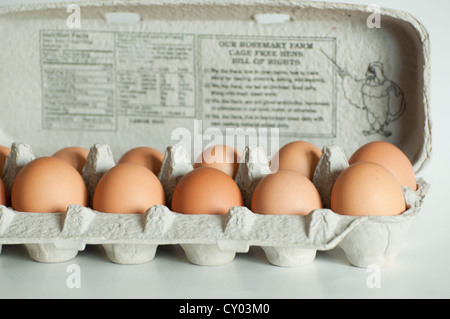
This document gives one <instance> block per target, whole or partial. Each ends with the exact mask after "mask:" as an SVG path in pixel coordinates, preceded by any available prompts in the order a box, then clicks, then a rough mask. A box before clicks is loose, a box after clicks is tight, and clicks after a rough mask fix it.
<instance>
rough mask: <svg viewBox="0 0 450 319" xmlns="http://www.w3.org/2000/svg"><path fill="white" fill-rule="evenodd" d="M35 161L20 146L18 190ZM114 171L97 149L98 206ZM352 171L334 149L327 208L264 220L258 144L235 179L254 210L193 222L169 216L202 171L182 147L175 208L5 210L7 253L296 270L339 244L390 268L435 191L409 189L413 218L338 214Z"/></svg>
mask: <svg viewBox="0 0 450 319" xmlns="http://www.w3.org/2000/svg"><path fill="white" fill-rule="evenodd" d="M34 158H35V156H34V154H33V151H32V149H31V147H30V146H29V145H27V144H24V143H13V144H12V146H11V153H10V154H9V156H8V158H7V160H6V164H5V168H4V171H3V174H2V178H3V180H4V182H5V185H6V187H7V189H8V190H9V191H11V188H12V184H13V182H14V178H15V176H16V175H17V173H18V172H19V171H20V169H21V168H22V167H23V166H24V165H26V164H27V163H28V162H29V161H31V160H33V159H34ZM114 165H115V161H114V158H113V155H112V152H111V150H110V148H109V146H108V145H101V144H96V145H93V146H92V147H91V149H90V151H89V155H88V159H87V163H86V165H85V167H84V169H83V172H82V177H83V179H84V181H85V183H86V186H87V189H88V192H89V196H90V198H91V199H92V197H93V193H94V190H95V187H96V185H97V183H98V181H99V180H100V178H101V177H102V176H103V174H104V173H105V172H106V171H108V170H109V169H110V168H111V167H113V166H114ZM346 167H348V161H347V159H346V157H345V154H344V152H343V150H342V149H341V148H340V147H339V146H336V145H329V146H326V147H324V148H323V155H322V157H321V158H320V161H319V163H318V165H317V168H316V171H315V175H314V180H313V182H314V184H315V186H316V187H317V189H318V191H319V193H320V195H321V196H322V199H323V203H324V208H323V209H317V210H314V211H312V212H311V213H310V214H308V215H306V216H295V215H261V214H256V213H253V212H252V211H251V210H250V209H249V208H248V207H250V202H251V196H252V194H253V190H254V188H255V187H256V185H257V183H258V182H259V180H260V179H261V178H263V177H264V176H265V175H267V174H270V172H271V170H270V165H269V162H268V160H267V156H266V154H265V153H264V151H263V149H262V148H260V147H258V146H248V147H246V149H245V150H244V152H243V160H242V163H241V164H240V167H239V170H238V173H237V176H236V179H235V180H236V183H237V184H238V186H239V188H240V190H241V192H242V195H243V198H244V204H245V206H243V207H232V208H231V209H230V210H229V212H228V213H227V214H225V215H202V214H199V215H187V214H181V213H177V212H173V211H171V210H170V209H169V207H170V200H171V198H172V194H173V191H174V189H175V186H176V184H177V182H178V181H179V179H180V178H182V177H183V176H184V175H185V174H187V173H188V172H190V171H191V170H192V169H193V165H192V163H191V161H190V156H189V154H188V152H187V150H186V149H184V148H183V147H182V146H180V145H174V146H170V147H168V148H167V150H166V154H165V157H164V161H163V164H162V168H161V172H160V174H159V176H158V177H159V179H160V181H161V183H162V185H163V187H164V190H165V193H166V196H167V199H168V203H167V206H162V205H156V206H153V207H151V208H149V209H148V210H147V212H146V213H144V214H109V213H102V212H98V211H95V210H93V209H91V208H89V207H83V206H79V205H70V206H69V207H68V208H67V210H66V211H65V212H62V213H33V212H19V211H15V210H13V209H12V208H11V207H6V206H0V248H1V245H8V244H23V245H25V247H26V249H27V251H28V253H29V255H30V257H31V258H32V259H33V260H35V261H38V262H43V263H53V262H64V261H68V260H70V259H73V258H75V257H76V256H77V254H78V252H79V251H82V250H84V249H85V247H86V245H101V246H103V248H104V250H105V252H106V256H107V258H108V259H109V260H110V261H111V262H113V263H119V264H140V263H146V262H149V261H151V260H153V259H154V257H155V254H156V251H157V247H158V246H159V245H180V246H181V247H182V249H183V250H184V252H185V254H186V257H187V259H188V261H189V262H191V263H193V264H197V265H203V266H207V265H222V264H226V263H229V262H232V261H233V260H234V258H235V256H236V254H237V253H247V252H248V251H249V248H250V247H251V246H259V247H261V248H262V249H263V251H264V252H265V255H266V257H267V260H268V261H269V262H270V263H271V264H273V265H276V266H283V267H296V266H303V265H307V264H310V263H312V262H313V261H314V259H315V257H316V253H317V251H326V250H331V249H334V248H335V247H338V246H339V247H341V248H342V249H343V250H344V252H345V254H346V257H347V259H348V261H349V263H350V264H352V265H354V266H357V267H367V266H368V265H371V264H377V265H379V266H386V265H389V264H391V263H392V262H394V261H395V259H396V257H397V255H398V252H399V250H400V248H401V245H402V243H403V242H404V240H405V237H406V234H407V231H408V228H409V225H410V223H411V221H412V219H413V218H414V217H416V216H417V215H418V214H419V212H420V208H421V204H422V201H423V199H424V197H425V195H426V193H427V190H428V188H429V185H428V184H427V183H426V182H425V181H423V180H422V179H419V180H418V189H417V191H413V190H411V189H409V188H407V187H403V188H402V189H403V193H404V196H405V201H406V203H407V210H406V211H405V212H404V213H403V214H401V215H399V216H394V217H369V216H364V217H355V216H344V215H339V214H336V213H334V212H333V211H331V210H330V209H329V208H328V207H329V202H330V196H331V189H332V186H333V184H334V182H335V180H336V178H337V177H338V176H339V174H340V172H342V171H343V170H344V169H345V168H346ZM280 213H282V212H280Z"/></svg>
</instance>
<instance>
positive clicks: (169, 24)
mask: <svg viewBox="0 0 450 319" xmlns="http://www.w3.org/2000/svg"><path fill="white" fill-rule="evenodd" d="M77 8H78V9H79V10H78V11H77ZM69 9H70V10H69ZM123 12H125V13H128V16H127V15H125V16H120V14H121V13H123ZM77 13H80V15H79V16H77ZM78 17H79V18H80V20H77V18H78ZM269 18H272V20H270V19H269ZM273 18H275V22H274V20H273ZM121 19H125V20H121ZM127 19H128V20H127ZM78 22H80V23H79V24H77V23H78ZM234 46H236V47H234ZM0 47H2V48H6V49H4V50H1V52H0V68H1V70H2V75H1V77H0V104H1V105H2V106H3V107H2V112H3V113H2V117H1V118H0V127H1V131H0V144H3V145H11V143H13V142H15V141H25V142H27V143H29V144H30V145H33V149H34V151H35V152H36V155H38V156H40V155H45V154H52V153H53V152H54V151H56V150H58V149H60V148H62V147H65V146H68V145H79V146H84V147H90V146H91V145H93V144H94V143H104V144H107V145H109V146H110V147H111V151H112V152H113V154H114V156H119V155H121V154H123V153H124V152H125V151H126V150H128V149H130V148H132V147H135V146H141V145H149V146H152V147H155V148H157V149H159V150H160V151H164V150H165V148H166V146H167V145H173V144H174V142H177V141H178V140H175V141H174V140H173V137H174V136H173V135H174V134H173V133H175V132H178V131H176V130H177V129H179V128H186V129H187V130H188V131H189V132H191V134H192V136H195V134H197V133H200V134H201V133H205V132H206V131H207V130H208V128H211V127H216V128H220V129H224V128H226V127H235V128H236V127H237V128H241V127H248V128H255V127H257V128H264V127H267V128H270V127H278V128H279V140H278V142H277V143H276V146H279V147H281V146H282V145H284V144H286V143H288V142H290V141H293V140H298V139H302V140H307V141H309V142H311V143H313V144H315V145H317V146H318V147H319V148H321V147H324V146H326V145H330V144H337V145H340V146H341V147H342V148H343V149H344V151H345V153H346V154H350V153H352V152H353V151H354V150H356V148H358V147H359V146H361V145H363V144H365V143H367V142H370V141H373V140H386V141H389V142H391V143H393V144H395V145H397V146H398V147H399V148H401V149H402V150H403V151H404V152H405V154H406V155H407V156H408V158H409V159H410V160H411V162H412V163H413V165H414V168H415V171H416V173H418V172H420V171H421V169H422V168H423V167H424V166H425V165H426V164H427V163H428V161H429V160H430V157H431V153H432V147H431V145H432V143H431V117H430V115H431V113H430V105H429V77H430V65H429V60H430V51H429V38H428V33H427V31H426V29H425V27H424V26H423V25H422V24H421V23H420V22H419V21H418V20H417V19H416V18H415V17H413V16H411V15H410V14H408V13H405V12H402V11H397V10H391V9H385V8H377V7H367V6H363V5H352V4H340V3H329V2H316V1H314V2H310V1H269V0H258V1H253V0H246V1H233V0H224V1H220V2H217V1H212V0H195V1H187V0H171V1H168V0H167V1H163V0H162V1H157V0H152V1H144V0H132V1H131V0H130V1H128V0H111V1H106V0H101V1H95V2H87V1H83V2H75V1H71V2H70V3H45V4H31V5H20V6H10V7H1V8H0ZM130 47H133V48H134V50H129V49H127V48H130ZM261 48H263V50H262V49H261ZM232 49H236V50H235V51H230V50H232ZM237 49H240V50H239V51H238V50H237ZM174 52H178V53H177V54H178V55H174ZM271 55H272V56H274V57H275V58H274V59H271V58H270V56H271ZM142 57H146V58H142ZM256 58H259V60H256ZM263 72H266V73H264V75H265V77H257V75H261V74H262V73H263ZM216 73H217V74H216ZM230 73H236V74H239V76H230ZM246 74H247V77H245V75H246ZM272 80H273V81H272ZM289 81H291V82H289ZM245 83H247V84H248V85H247V86H245ZM286 83H289V84H287V85H286ZM272 84H275V86H272V87H271V85H272ZM264 87H266V89H265V91H267V90H268V93H270V94H268V95H264V94H261V93H262V90H263V89H264ZM267 87H269V88H267ZM227 93H229V95H228V96H225V97H224V95H226V94H227ZM217 96H219V97H220V98H216V97H217ZM228 97H230V98H228ZM258 110H259V111H258ZM195 120H200V121H202V122H201V124H202V125H201V127H200V128H199V127H198V123H197V122H195ZM196 125H197V126H196ZM222 132H224V131H222ZM246 132H247V131H246ZM244 135H245V134H244ZM202 137H203V138H202V139H201V140H200V142H201V143H205V142H208V141H209V140H207V139H205V138H204V137H205V135H203V136H202ZM176 138H177V137H175V139H176ZM259 142H260V141H259ZM274 148H275V147H274ZM240 151H243V147H242V148H241V149H240ZM266 152H267V153H270V152H269V150H268V149H267V150H266ZM192 153H194V152H191V154H189V155H190V156H191V158H195V156H196V155H198V154H192Z"/></svg>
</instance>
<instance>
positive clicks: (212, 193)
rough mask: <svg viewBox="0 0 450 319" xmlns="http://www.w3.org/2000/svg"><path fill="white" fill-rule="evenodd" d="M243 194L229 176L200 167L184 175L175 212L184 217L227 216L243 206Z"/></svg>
mask: <svg viewBox="0 0 450 319" xmlns="http://www.w3.org/2000/svg"><path fill="white" fill-rule="evenodd" d="M243 205H244V203H243V199H242V194H241V192H240V190H239V187H238V185H237V184H236V182H235V181H234V180H233V179H232V178H231V177H230V175H228V174H226V173H224V172H223V171H221V170H218V169H215V168H211V167H199V168H197V169H194V170H192V171H191V172H189V173H188V174H186V175H184V176H183V177H182V178H181V179H180V181H179V182H178V184H177V185H176V187H175V190H174V193H173V196H172V207H171V208H172V210H173V211H174V212H178V213H183V214H211V215H224V214H226V213H228V211H229V209H230V208H231V207H234V206H243Z"/></svg>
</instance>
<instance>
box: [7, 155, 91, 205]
mask: <svg viewBox="0 0 450 319" xmlns="http://www.w3.org/2000/svg"><path fill="white" fill-rule="evenodd" d="M11 204H12V207H13V209H15V210H18V211H23V212H36V213H57V212H65V211H66V210H67V207H68V206H69V205H71V204H78V205H81V206H88V205H89V198H88V192H87V188H86V185H85V183H84V181H83V179H82V177H81V175H80V174H79V173H78V171H77V170H76V169H75V168H74V167H73V166H72V165H70V164H68V163H67V162H65V161H63V160H61V159H59V158H56V157H40V158H37V159H34V160H32V161H31V162H29V163H28V164H26V165H25V166H24V167H23V168H22V169H21V170H20V172H19V173H18V174H17V176H16V178H15V180H14V183H13V186H12V190H11Z"/></svg>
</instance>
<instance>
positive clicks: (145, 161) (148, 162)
mask: <svg viewBox="0 0 450 319" xmlns="http://www.w3.org/2000/svg"><path fill="white" fill-rule="evenodd" d="M163 160H164V154H163V153H161V152H160V151H158V150H156V149H154V148H151V147H145V146H142V147H136V148H133V149H131V150H129V151H128V152H126V153H125V154H123V155H122V157H121V158H120V159H119V161H118V162H117V164H122V163H134V164H139V165H142V166H144V167H147V168H148V169H149V170H151V171H152V172H153V173H154V174H155V175H156V176H158V174H159V172H160V171H161V166H162V163H163Z"/></svg>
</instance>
